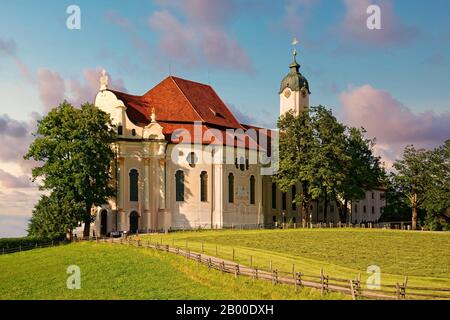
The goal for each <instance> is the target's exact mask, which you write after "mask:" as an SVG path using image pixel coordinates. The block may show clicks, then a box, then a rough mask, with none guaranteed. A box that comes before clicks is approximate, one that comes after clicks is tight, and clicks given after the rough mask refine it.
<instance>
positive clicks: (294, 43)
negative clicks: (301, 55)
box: [292, 37, 300, 60]
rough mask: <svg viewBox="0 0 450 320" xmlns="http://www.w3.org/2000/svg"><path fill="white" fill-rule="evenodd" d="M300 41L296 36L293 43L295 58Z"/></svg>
mask: <svg viewBox="0 0 450 320" xmlns="http://www.w3.org/2000/svg"><path fill="white" fill-rule="evenodd" d="M299 43H300V42H299V41H298V39H297V37H294V39H293V40H292V45H293V46H294V60H295V58H296V57H297V45H298V44H299Z"/></svg>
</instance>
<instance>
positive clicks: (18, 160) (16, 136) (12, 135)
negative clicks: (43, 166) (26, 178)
mask: <svg viewBox="0 0 450 320" xmlns="http://www.w3.org/2000/svg"><path fill="white" fill-rule="evenodd" d="M35 124H36V121H35V120H30V121H28V122H26V121H19V120H15V119H11V118H10V117H9V116H8V115H0V135H1V137H2V143H1V144H0V163H11V164H16V165H18V166H19V168H20V169H21V171H22V173H23V174H28V175H29V174H30V173H31V168H32V167H33V166H34V165H35V162H34V161H27V160H24V159H23V156H24V154H25V153H26V152H27V150H28V146H29V145H30V143H31V141H32V140H33V137H32V135H31V133H32V132H33V131H34V128H35Z"/></svg>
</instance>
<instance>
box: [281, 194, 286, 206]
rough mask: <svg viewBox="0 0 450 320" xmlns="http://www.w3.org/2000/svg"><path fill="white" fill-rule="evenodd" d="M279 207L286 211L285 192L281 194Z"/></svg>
mask: <svg viewBox="0 0 450 320" xmlns="http://www.w3.org/2000/svg"><path fill="white" fill-rule="evenodd" d="M281 206H282V210H286V192H283V193H282V194H281Z"/></svg>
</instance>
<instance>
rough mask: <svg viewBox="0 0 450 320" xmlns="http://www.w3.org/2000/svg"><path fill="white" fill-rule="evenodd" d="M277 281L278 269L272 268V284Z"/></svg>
mask: <svg viewBox="0 0 450 320" xmlns="http://www.w3.org/2000/svg"><path fill="white" fill-rule="evenodd" d="M277 283H278V270H276V269H275V270H273V271H272V284H274V285H275V284H277Z"/></svg>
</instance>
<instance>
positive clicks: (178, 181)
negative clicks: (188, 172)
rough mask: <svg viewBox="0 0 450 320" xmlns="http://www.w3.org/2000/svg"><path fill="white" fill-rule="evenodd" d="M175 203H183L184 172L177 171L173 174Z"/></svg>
mask: <svg viewBox="0 0 450 320" xmlns="http://www.w3.org/2000/svg"><path fill="white" fill-rule="evenodd" d="M175 197H176V201H184V172H183V171H181V170H179V171H177V173H176V174H175Z"/></svg>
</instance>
